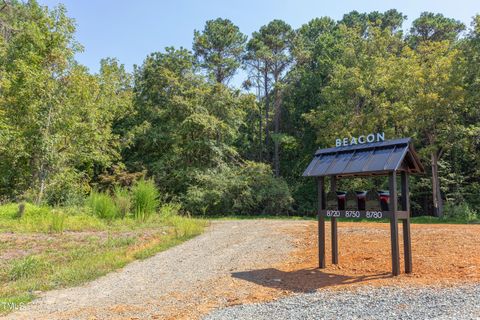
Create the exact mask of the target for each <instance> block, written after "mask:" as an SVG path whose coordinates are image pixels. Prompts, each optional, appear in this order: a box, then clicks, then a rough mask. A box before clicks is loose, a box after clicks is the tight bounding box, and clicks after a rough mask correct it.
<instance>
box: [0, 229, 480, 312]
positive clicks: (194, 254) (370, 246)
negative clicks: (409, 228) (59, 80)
mask: <svg viewBox="0 0 480 320" xmlns="http://www.w3.org/2000/svg"><path fill="white" fill-rule="evenodd" d="M388 229H389V226H388V225H383V224H362V225H360V223H343V224H342V228H341V232H340V235H341V239H342V241H344V242H343V247H342V249H343V250H342V254H343V255H341V258H342V260H341V261H342V264H341V265H338V266H332V265H329V267H328V268H327V269H325V270H323V271H319V269H317V267H316V247H315V242H316V223H315V222H314V221H292V220H288V221H282V220H242V221H216V222H213V223H212V224H211V226H210V227H209V228H208V229H207V230H206V232H205V233H204V234H202V235H201V236H199V237H196V238H194V239H192V240H190V241H187V242H185V243H183V244H181V245H179V246H176V247H174V248H171V249H169V250H167V251H164V252H161V253H159V254H157V255H155V256H154V257H151V258H149V259H146V260H143V261H136V262H133V263H131V264H129V265H128V266H126V267H125V268H123V269H121V270H119V271H117V272H112V273H110V274H108V275H106V276H104V277H101V278H99V279H97V280H95V281H92V282H90V283H87V284H85V285H83V286H80V287H75V288H69V289H62V290H55V291H50V292H46V293H43V294H42V295H41V297H40V298H39V299H37V300H35V301H33V302H32V303H30V304H28V305H27V306H25V307H23V308H22V310H19V311H17V312H15V313H11V314H9V315H8V316H6V319H29V320H30V319H49V320H54V319H130V320H131V319H176V320H178V319H189V320H190V319H198V318H200V317H202V316H204V315H206V318H205V319H207V320H214V319H220V320H227V319H239V320H241V319H260V320H261V319H294V320H295V319H306V320H308V319H480V282H479V281H478V279H479V278H478V266H480V260H478V255H476V254H475V253H478V247H477V246H476V245H475V244H478V241H477V239H478V234H479V233H478V229H477V228H475V226H469V227H468V228H467V227H465V226H462V227H461V229H459V228H458V227H457V226H435V225H433V226H431V225H425V226H423V225H422V226H420V225H417V226H414V228H413V229H414V231H415V232H414V242H413V244H414V246H415V248H416V249H417V251H415V252H416V255H415V266H416V268H417V269H416V270H419V271H417V272H416V273H415V272H414V274H413V275H411V276H406V275H402V276H400V277H398V278H397V277H390V276H389V274H388V273H385V269H386V268H387V269H388V267H385V266H386V265H388V261H387V260H388V254H387V253H388V250H389V246H388V243H387V242H385V240H384V239H386V238H387V237H388ZM467 229H468V230H467ZM440 231H441V232H442V233H438V232H440ZM467 231H468V232H467ZM327 238H328V234H327ZM465 239H467V240H468V241H467V242H465V241H466V240H465ZM460 240H461V241H460ZM446 241H448V242H446ZM352 242H355V243H357V242H358V243H363V244H364V245H362V246H350V245H344V244H345V243H352ZM444 243H448V245H447V246H445V245H443V244H444ZM472 243H473V245H472ZM341 244H342V242H341ZM467 244H468V245H469V246H466V245H467ZM445 247H447V248H448V250H445ZM379 253H381V254H379ZM447 253H448V255H449V257H450V259H449V261H450V262H449V263H441V264H438V263H437V262H436V261H442V262H444V261H445V257H446V254H447ZM438 255H440V257H441V260H438V259H437V258H438V257H437V256H438ZM374 258H375V259H374ZM436 259H437V260H436ZM441 268H444V269H441ZM445 268H446V269H445ZM447 271H448V272H447ZM445 275H450V278H449V279H450V281H452V282H448V281H447V282H441V281H440V280H442V279H443V280H444V279H445ZM453 275H459V277H457V278H455V277H453ZM433 276H436V277H433ZM455 281H457V282H455ZM440 283H443V287H440V286H439V284H440ZM454 283H456V285H455V286H453V284H454ZM459 283H464V284H465V283H470V284H468V285H467V284H465V285H459ZM373 284H376V285H373ZM448 285H450V286H448ZM435 286H436V287H435ZM275 299H278V300H276V301H273V300H275ZM265 301H273V302H267V303H265Z"/></svg>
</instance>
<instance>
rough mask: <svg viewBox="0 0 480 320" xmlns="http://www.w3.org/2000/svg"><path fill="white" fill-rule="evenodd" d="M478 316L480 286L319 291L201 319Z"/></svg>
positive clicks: (231, 310) (222, 311) (435, 317)
mask: <svg viewBox="0 0 480 320" xmlns="http://www.w3.org/2000/svg"><path fill="white" fill-rule="evenodd" d="M225 319H256V320H270V319H278V320H282V319H285V320H287V319H288V320H296V319H298V320H300V319H301V320H310V319H311V320H314V319H315V320H319V319H370V320H376V319H378V320H384V319H437V320H440V319H455V320H456V319H480V285H468V286H459V287H451V288H445V287H440V288H436V287H427V288H401V287H379V288H376V287H369V286H366V287H361V288H358V289H356V290H352V291H346V290H343V291H338V290H322V291H319V292H316V293H311V294H298V295H294V296H292V297H288V298H284V299H280V300H277V301H274V302H270V303H257V304H249V305H241V306H235V307H230V308H225V309H221V310H217V311H214V312H213V313H211V314H210V315H208V316H207V317H205V318H204V320H225Z"/></svg>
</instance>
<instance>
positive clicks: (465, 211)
mask: <svg viewBox="0 0 480 320" xmlns="http://www.w3.org/2000/svg"><path fill="white" fill-rule="evenodd" d="M444 212H445V217H447V218H451V219H456V220H461V221H467V222H468V221H473V220H476V219H477V213H476V212H475V211H474V210H472V209H471V208H470V206H469V205H468V203H466V202H463V203H460V204H455V203H447V204H445V207H444Z"/></svg>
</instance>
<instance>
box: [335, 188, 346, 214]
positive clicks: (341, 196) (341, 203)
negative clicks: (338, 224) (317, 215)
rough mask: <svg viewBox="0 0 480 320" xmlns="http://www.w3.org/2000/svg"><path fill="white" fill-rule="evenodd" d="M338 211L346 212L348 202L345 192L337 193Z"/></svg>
mask: <svg viewBox="0 0 480 320" xmlns="http://www.w3.org/2000/svg"><path fill="white" fill-rule="evenodd" d="M337 201H338V210H345V207H346V202H347V193H346V192H345V191H337Z"/></svg>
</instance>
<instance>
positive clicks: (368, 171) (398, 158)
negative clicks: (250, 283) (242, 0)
mask: <svg viewBox="0 0 480 320" xmlns="http://www.w3.org/2000/svg"><path fill="white" fill-rule="evenodd" d="M422 172H424V169H423V166H422V165H421V163H420V162H419V160H418V156H417V155H416V153H415V151H414V149H413V146H412V144H411V140H410V139H398V140H391V141H382V142H376V143H371V144H364V145H357V146H347V147H337V148H330V149H323V150H319V151H317V152H316V154H315V158H314V159H313V160H312V162H311V163H310V165H309V166H308V167H307V169H306V170H305V173H304V176H313V177H316V178H317V186H318V260H319V267H320V268H325V266H326V261H325V218H330V222H331V232H332V234H331V242H332V243H331V246H332V263H333V264H338V230H337V229H338V226H337V219H338V218H351V219H352V218H353V219H372V220H378V219H389V220H390V242H391V255H392V274H393V275H394V276H397V275H399V274H400V250H399V241H398V231H399V230H398V221H399V220H400V221H402V229H403V248H404V261H405V272H406V273H411V272H412V250H411V237H410V201H409V198H410V195H409V188H408V176H409V174H410V173H422ZM376 175H385V176H388V185H389V190H388V192H382V193H380V192H378V194H377V196H378V198H377V205H375V206H372V202H371V201H367V200H366V199H367V196H366V194H367V193H366V192H357V193H356V197H357V207H356V208H352V204H351V202H349V201H350V200H352V198H351V194H350V195H349V196H347V197H346V198H347V199H350V200H345V192H339V194H340V196H341V197H343V200H341V201H343V202H341V201H340V199H339V200H338V202H337V203H338V204H339V205H338V206H337V207H336V208H334V207H335V206H334V205H333V206H332V204H331V201H332V197H333V196H331V194H336V191H337V180H338V179H339V178H348V177H359V176H361V177H368V176H376ZM397 175H400V178H401V179H400V184H401V203H400V208H398V194H397ZM325 177H329V178H330V193H329V205H328V208H327V206H326V202H327V201H326V194H325ZM340 196H339V197H340ZM370 196H371V195H370ZM345 201H347V205H346V207H345V208H340V203H345ZM352 201H353V200H352ZM382 201H383V203H382ZM385 208H388V209H387V210H384V209H385ZM360 209H361V210H360Z"/></svg>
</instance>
